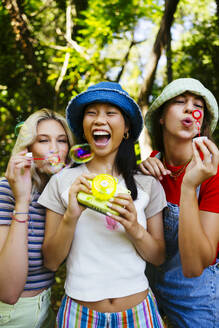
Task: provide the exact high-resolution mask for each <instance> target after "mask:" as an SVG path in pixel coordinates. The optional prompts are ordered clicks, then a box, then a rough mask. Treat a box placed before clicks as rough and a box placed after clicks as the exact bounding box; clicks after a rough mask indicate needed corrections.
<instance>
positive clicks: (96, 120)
mask: <svg viewBox="0 0 219 328" xmlns="http://www.w3.org/2000/svg"><path fill="white" fill-rule="evenodd" d="M83 129H84V135H85V138H86V140H87V142H88V143H89V144H90V145H91V148H92V150H93V151H94V153H95V156H100V157H103V156H107V155H110V154H113V155H115V156H116V153H117V151H118V148H119V146H120V144H121V142H122V139H123V137H124V133H126V132H127V131H128V127H127V126H126V123H125V119H124V117H123V115H122V113H121V111H120V110H119V109H118V108H117V107H115V106H114V105H111V104H103V103H94V104H91V105H89V106H87V108H86V109H85V112H84V118H83Z"/></svg>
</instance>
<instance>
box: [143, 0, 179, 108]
mask: <svg viewBox="0 0 219 328" xmlns="http://www.w3.org/2000/svg"><path fill="white" fill-rule="evenodd" d="M178 3H179V0H166V1H165V10H164V15H163V18H162V20H161V24H160V29H159V31H158V34H157V37H156V40H155V42H154V46H153V49H152V51H151V54H150V56H149V60H148V62H147V65H146V67H145V72H146V76H145V79H144V83H143V86H142V89H141V91H140V95H139V99H138V103H139V105H140V106H141V108H142V111H143V113H145V112H146V109H147V106H148V99H149V95H150V94H151V89H152V85H153V82H154V78H155V73H156V69H157V64H158V61H159V59H160V56H161V53H162V51H163V49H164V48H165V47H166V45H167V41H168V34H169V33H170V32H169V31H170V28H171V25H172V23H173V18H174V13H175V11H176V8H177V5H178Z"/></svg>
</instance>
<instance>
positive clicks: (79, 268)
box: [38, 164, 166, 301]
mask: <svg viewBox="0 0 219 328" xmlns="http://www.w3.org/2000/svg"><path fill="white" fill-rule="evenodd" d="M85 172H88V170H87V167H86V165H84V164H83V165H80V166H78V167H76V168H71V169H69V168H67V169H64V170H62V171H61V172H60V173H58V174H56V175H54V176H53V177H52V178H51V179H50V181H49V183H48V184H47V186H46V187H45V189H44V191H43V193H42V194H41V196H40V198H39V200H38V202H39V203H40V204H42V205H43V206H45V207H47V208H49V209H50V210H52V211H54V212H57V213H59V214H64V212H65V210H66V207H67V203H68V190H69V188H70V186H71V184H72V183H73V182H74V181H75V179H76V178H77V177H78V176H79V175H81V174H82V173H85ZM135 180H136V183H137V189H138V198H137V199H136V200H135V202H134V204H135V207H136V211H137V216H138V222H139V223H140V224H141V225H142V226H143V227H144V228H145V229H147V218H150V217H152V216H153V215H155V214H157V213H159V212H160V211H162V210H163V208H164V207H165V206H166V198H165V194H164V190H163V188H162V186H161V184H160V183H159V181H157V180H156V179H155V178H153V177H151V176H146V175H142V174H138V175H135ZM118 183H119V184H121V185H122V186H124V187H125V182H124V180H123V178H122V177H121V176H119V177H118ZM60 247H62V245H60ZM145 266H146V262H145V261H144V260H143V259H142V258H141V256H140V255H139V254H138V253H137V251H136V249H135V247H134V245H133V244H132V242H131V241H130V239H129V237H128V235H127V233H126V231H125V229H124V228H123V226H122V225H121V224H119V223H118V224H117V227H116V229H115V230H112V229H109V228H107V224H106V216H105V215H104V214H101V213H98V212H96V211H94V210H91V209H89V208H87V209H86V210H84V211H83V212H82V214H81V216H80V218H79V220H78V222H77V225H76V229H75V234H74V238H73V241H72V245H71V249H70V252H69V254H68V258H67V275H66V282H65V292H66V294H67V295H68V296H70V297H71V298H74V299H78V300H82V301H98V300H102V299H106V298H118V297H124V296H128V295H132V294H135V293H138V292H141V291H144V290H146V289H147V288H148V280H147V278H146V276H145V274H144V271H145Z"/></svg>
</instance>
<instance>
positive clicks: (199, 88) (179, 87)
mask: <svg viewBox="0 0 219 328" xmlns="http://www.w3.org/2000/svg"><path fill="white" fill-rule="evenodd" d="M186 91H188V92H191V93H194V94H195V95H198V96H201V97H202V98H203V99H204V100H205V103H206V106H207V109H208V110H209V112H210V113H211V114H212V121H211V125H210V129H211V132H213V131H214V130H215V128H216V125H217V121H218V105H217V101H216V99H215V97H214V95H213V94H212V93H211V91H209V90H208V89H207V88H205V87H204V85H203V84H202V83H201V82H199V81H198V80H196V79H191V78H181V79H177V80H174V81H172V82H171V83H170V84H168V85H167V86H166V87H165V88H164V89H163V91H162V93H161V94H160V96H158V97H157V98H156V99H155V101H154V102H153V103H152V105H151V106H150V107H149V109H148V112H147V114H146V116H145V125H146V127H147V129H148V132H149V134H150V135H151V136H153V132H154V131H153V120H154V119H156V116H154V114H155V113H156V111H157V110H158V109H159V108H160V106H162V105H163V104H164V103H165V102H166V101H168V100H170V99H172V98H174V97H176V96H179V95H180V94H182V93H184V92H186Z"/></svg>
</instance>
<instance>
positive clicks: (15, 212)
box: [12, 210, 29, 215]
mask: <svg viewBox="0 0 219 328" xmlns="http://www.w3.org/2000/svg"><path fill="white" fill-rule="evenodd" d="M12 214H13V215H16V214H27V215H28V214H29V212H17V211H15V210H14V211H13V213H12Z"/></svg>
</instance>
